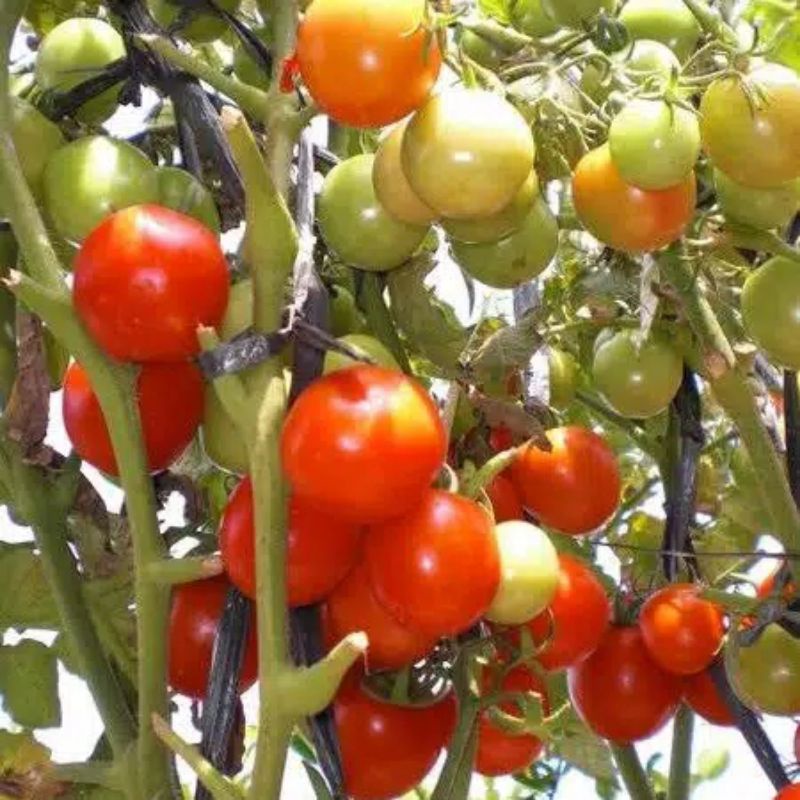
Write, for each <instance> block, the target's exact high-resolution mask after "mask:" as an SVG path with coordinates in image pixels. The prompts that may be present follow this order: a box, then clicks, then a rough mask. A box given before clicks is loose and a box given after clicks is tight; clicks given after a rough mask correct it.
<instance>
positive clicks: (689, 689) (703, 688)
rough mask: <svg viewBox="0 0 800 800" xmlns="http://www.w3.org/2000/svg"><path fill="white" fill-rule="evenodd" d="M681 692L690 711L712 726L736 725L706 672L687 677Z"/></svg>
mask: <svg viewBox="0 0 800 800" xmlns="http://www.w3.org/2000/svg"><path fill="white" fill-rule="evenodd" d="M683 691H684V699H685V700H686V702H687V703H688V705H689V707H690V708H691V709H692V711H694V712H695V713H696V714H699V715H700V716H701V717H702V718H703V719H705V720H706V721H708V722H710V723H711V724H712V725H722V726H725V727H730V726H732V725H735V724H736V720H735V719H734V716H733V714H732V713H731V710H730V709H729V708H728V706H727V704H726V703H725V701H724V700H723V699H722V697H721V696H720V693H719V691H718V690H717V687H716V684H715V683H714V680H713V678H712V677H711V675H710V673H709V672H708V670H703V672H698V673H697V674H696V675H689V676H688V677H687V678H686V680H685V681H684V684H683Z"/></svg>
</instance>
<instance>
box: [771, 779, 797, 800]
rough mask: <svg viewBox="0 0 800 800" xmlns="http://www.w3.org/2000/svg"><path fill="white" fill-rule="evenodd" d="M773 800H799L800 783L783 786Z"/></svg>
mask: <svg viewBox="0 0 800 800" xmlns="http://www.w3.org/2000/svg"><path fill="white" fill-rule="evenodd" d="M775 800H800V783H793V784H792V785H791V786H785V787H784V788H783V789H781V790H780V791H779V792H778V794H777V795H776V796H775Z"/></svg>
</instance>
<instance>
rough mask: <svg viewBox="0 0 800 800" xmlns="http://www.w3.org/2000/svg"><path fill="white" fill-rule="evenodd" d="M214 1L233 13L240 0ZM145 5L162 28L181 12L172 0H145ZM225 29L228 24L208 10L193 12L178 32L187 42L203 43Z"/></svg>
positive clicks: (176, 19) (217, 36) (175, 20)
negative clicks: (187, 22)
mask: <svg viewBox="0 0 800 800" xmlns="http://www.w3.org/2000/svg"><path fill="white" fill-rule="evenodd" d="M216 2H217V3H218V4H219V7H220V8H222V9H223V10H224V11H228V12H230V13H231V14H233V13H234V12H235V11H236V10H237V9H238V8H239V5H240V3H241V0H216ZM147 5H148V7H149V9H150V13H151V14H152V15H153V17H154V18H155V20H156V22H158V24H159V25H161V27H163V28H168V29H170V28H171V27H172V26H173V25H174V24H175V23H176V22H177V21H178V15H179V14H180V13H181V9H180V6H179V5H178V3H176V2H174V1H173V0H147ZM227 30H228V24H227V23H226V22H225V20H224V19H222V18H221V17H219V16H217V15H216V14H214V13H212V12H210V11H209V12H200V13H193V14H192V21H191V22H190V23H189V24H188V25H187V26H186V27H185V28H181V29H180V30H179V31H178V33H179V34H180V35H181V36H182V37H183V38H184V39H186V40H187V41H188V42H194V43H195V44H204V43H205V42H213V41H215V40H216V39H219V38H220V36H222V35H223V34H224V33H225V31H227Z"/></svg>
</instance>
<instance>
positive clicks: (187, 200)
mask: <svg viewBox="0 0 800 800" xmlns="http://www.w3.org/2000/svg"><path fill="white" fill-rule="evenodd" d="M156 173H157V178H158V203H159V205H162V206H165V207H166V208H171V209H172V210H173V211H180V212H181V214H186V215H187V216H189V217H194V218H195V219H196V220H197V221H198V222H202V223H203V225H205V226H206V228H208V229H209V230H210V231H213V232H214V233H216V234H219V232H220V220H219V211H217V206H216V204H215V203H214V197H213V195H212V194H211V192H209V191H208V189H206V187H205V186H203V184H202V183H200V181H199V180H198V179H197V178H195V176H194V175H192V173H191V172H187V171H186V170H185V169H179V168H178V167H159V168H158V169H157V170H156Z"/></svg>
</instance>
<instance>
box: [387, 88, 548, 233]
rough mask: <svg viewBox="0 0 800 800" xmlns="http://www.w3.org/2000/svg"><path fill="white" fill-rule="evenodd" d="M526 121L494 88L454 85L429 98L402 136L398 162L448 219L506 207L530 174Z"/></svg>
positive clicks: (415, 186)
mask: <svg viewBox="0 0 800 800" xmlns="http://www.w3.org/2000/svg"><path fill="white" fill-rule="evenodd" d="M534 155H535V148H534V144H533V136H532V135H531V131H530V128H529V127H528V123H527V122H526V121H525V118H524V117H523V116H522V115H521V114H520V113H519V111H517V110H516V109H515V108H514V106H512V105H511V104H510V103H508V102H507V101H506V100H504V99H503V98H502V97H500V96H498V95H497V94H495V93H494V92H489V91H483V90H478V89H454V90H451V91H447V92H443V93H442V94H439V95H434V96H433V97H431V98H430V99H429V100H428V101H427V103H425V105H424V106H422V108H420V110H419V111H418V112H417V113H416V114H415V115H414V116H413V117H412V119H411V121H410V122H409V123H408V127H407V128H406V131H405V134H404V136H403V145H402V164H403V171H404V172H405V175H406V177H407V178H408V182H409V183H410V184H411V187H412V189H413V190H414V192H415V193H416V194H417V196H418V197H419V198H420V199H421V200H422V201H423V202H424V203H426V204H427V205H428V206H430V207H431V208H432V209H434V211H436V212H437V214H439V215H441V216H443V217H451V218H452V219H472V218H475V217H488V216H489V215H491V214H496V213H498V212H499V211H501V210H502V209H503V208H505V207H506V206H507V205H508V204H509V203H510V202H511V201H512V199H513V198H514V195H515V194H516V193H517V192H518V191H519V189H520V187H521V186H522V184H523V183H524V182H525V180H526V179H527V178H529V176H530V174H531V170H532V169H533V159H534Z"/></svg>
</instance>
